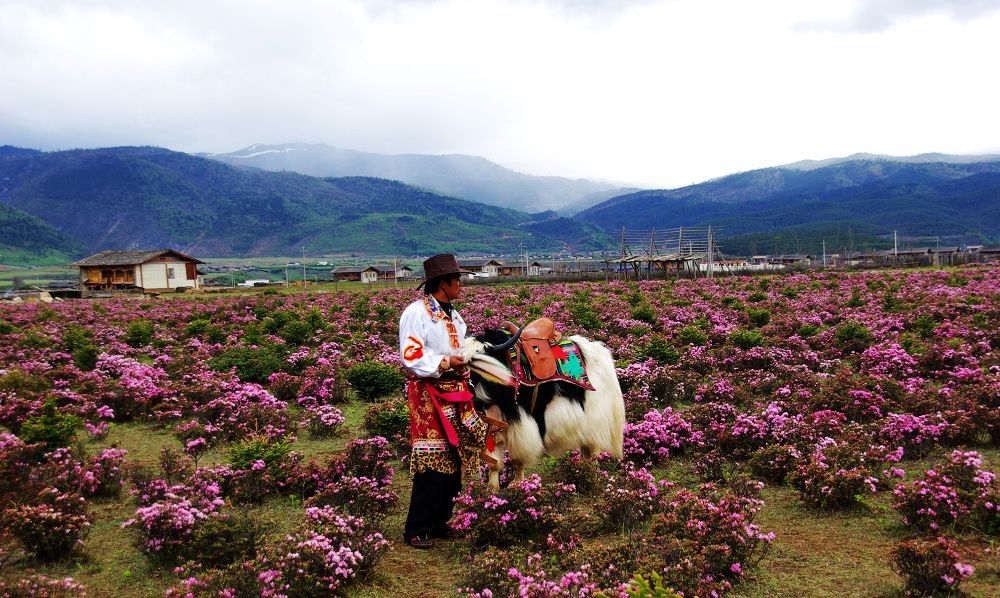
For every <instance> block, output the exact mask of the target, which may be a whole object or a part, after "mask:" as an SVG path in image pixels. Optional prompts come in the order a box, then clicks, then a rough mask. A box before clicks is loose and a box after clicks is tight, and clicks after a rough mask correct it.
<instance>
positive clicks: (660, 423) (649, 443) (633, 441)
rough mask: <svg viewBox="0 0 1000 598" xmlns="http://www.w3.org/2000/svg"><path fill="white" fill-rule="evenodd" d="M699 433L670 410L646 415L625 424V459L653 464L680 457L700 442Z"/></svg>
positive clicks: (668, 408) (653, 411) (651, 412)
mask: <svg viewBox="0 0 1000 598" xmlns="http://www.w3.org/2000/svg"><path fill="white" fill-rule="evenodd" d="M701 440H702V433H701V432H698V431H693V430H692V428H691V424H689V423H688V422H687V421H685V420H684V418H683V417H682V416H681V415H680V414H678V413H675V412H674V410H673V409H672V408H670V407H667V408H666V409H664V410H663V411H656V410H655V409H654V410H652V411H650V412H648V413H646V415H645V416H643V418H642V421H640V422H638V423H626V424H625V441H624V445H623V447H624V453H625V457H626V458H627V459H629V460H630V461H632V462H634V463H646V464H649V465H656V464H658V463H662V462H663V461H664V460H666V458H667V457H668V456H669V455H670V454H671V453H673V454H679V453H681V452H682V451H683V450H684V448H685V447H686V446H687V445H689V444H692V443H695V444H697V443H700V442H701Z"/></svg>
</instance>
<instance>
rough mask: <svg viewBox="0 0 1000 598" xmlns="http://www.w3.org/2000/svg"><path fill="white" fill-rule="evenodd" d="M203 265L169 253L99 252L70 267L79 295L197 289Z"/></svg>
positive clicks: (177, 254) (153, 251)
mask: <svg viewBox="0 0 1000 598" xmlns="http://www.w3.org/2000/svg"><path fill="white" fill-rule="evenodd" d="M204 263H205V262H203V261H201V260H199V259H196V258H193V257H191V256H189V255H185V254H183V253H181V252H179V251H174V250H173V249H154V250H145V251H113V250H111V251H102V252H101V253H98V254H96V255H92V256H90V257H87V258H84V259H82V260H80V261H78V262H74V263H73V265H74V266H76V267H77V268H79V269H80V292H81V294H82V295H83V296H87V295H89V294H92V293H96V292H112V293H114V292H135V291H141V292H165V291H176V290H178V289H199V288H201V285H202V278H201V275H202V272H200V271H198V264H204Z"/></svg>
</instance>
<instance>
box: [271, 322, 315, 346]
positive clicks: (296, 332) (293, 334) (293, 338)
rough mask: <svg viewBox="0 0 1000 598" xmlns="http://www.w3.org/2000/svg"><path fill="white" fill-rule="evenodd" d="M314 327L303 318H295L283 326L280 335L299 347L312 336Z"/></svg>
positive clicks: (287, 341)
mask: <svg viewBox="0 0 1000 598" xmlns="http://www.w3.org/2000/svg"><path fill="white" fill-rule="evenodd" d="M312 335H313V329H312V328H310V327H309V324H307V323H305V322H303V321H302V320H293V321H291V322H288V323H287V324H285V325H284V326H282V327H281V330H280V331H278V336H280V337H281V338H283V339H284V340H285V342H286V343H288V344H289V345H292V346H295V347H298V346H299V345H303V344H305V343H306V341H308V340H309V339H310V338H312Z"/></svg>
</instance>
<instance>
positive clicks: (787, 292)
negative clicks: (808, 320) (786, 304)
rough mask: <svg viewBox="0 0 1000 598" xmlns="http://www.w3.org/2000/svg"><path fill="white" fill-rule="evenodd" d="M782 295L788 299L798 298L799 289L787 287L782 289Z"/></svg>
mask: <svg viewBox="0 0 1000 598" xmlns="http://www.w3.org/2000/svg"><path fill="white" fill-rule="evenodd" d="M781 296H782V297H787V298H788V299H798V298H799V291H798V290H797V289H796V288H795V287H785V288H783V289H781Z"/></svg>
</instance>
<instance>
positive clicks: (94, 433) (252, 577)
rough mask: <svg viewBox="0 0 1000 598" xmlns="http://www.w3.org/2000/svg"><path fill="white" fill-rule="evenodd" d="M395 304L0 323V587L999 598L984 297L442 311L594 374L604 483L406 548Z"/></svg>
mask: <svg viewBox="0 0 1000 598" xmlns="http://www.w3.org/2000/svg"><path fill="white" fill-rule="evenodd" d="M415 293H416V291H414V290H412V289H393V288H388V289H377V290H369V289H361V288H354V289H350V290H344V289H339V290H335V289H331V288H329V287H324V288H323V292H309V291H306V292H288V293H285V292H282V293H278V292H266V293H256V294H250V295H242V296H236V295H232V296H214V295H198V296H188V295H179V296H176V297H174V296H172V297H171V300H169V301H168V300H164V299H163V298H160V299H148V300H142V299H140V300H136V299H102V300H93V301H66V302H62V303H55V304H19V305H10V304H0V425H2V426H3V428H2V430H0V434H2V435H0V512H2V514H0V518H2V522H3V525H2V526H0V529H2V530H4V531H3V532H0V588H3V589H5V590H7V591H9V592H11V593H12V594H13V595H32V592H36V593H37V592H40V591H41V590H42V589H44V590H45V591H48V592H50V594H49V595H60V592H61V593H62V594H63V595H78V594H79V593H80V592H81V591H83V590H82V589H81V586H82V588H85V591H86V592H87V593H88V594H89V595H97V596H103V595H116V596H153V595H163V594H164V593H165V592H170V593H173V594H177V595H184V594H186V593H190V594H193V595H205V596H208V595H218V594H219V593H223V592H226V591H231V592H232V594H231V595H240V596H243V595H268V596H277V595H288V596H306V595H316V594H322V593H335V594H346V595H352V596H386V595H392V596H448V595H454V594H456V593H458V592H461V593H463V594H470V595H479V596H486V595H494V596H501V595H504V596H506V595H511V594H512V595H548V596H556V595H569V596H576V595H593V594H595V593H597V592H603V593H604V594H606V595H612V596H614V595H624V594H625V592H626V591H627V590H629V589H630V588H632V589H634V588H637V587H640V586H642V584H643V581H642V580H639V579H637V578H636V576H637V575H639V576H642V578H643V579H645V580H649V579H650V578H651V577H652V575H653V574H654V573H655V574H656V575H657V576H659V578H660V582H659V583H660V584H662V585H663V586H664V587H670V588H673V589H674V590H677V591H682V592H684V595H687V596H691V595H697V596H710V595H713V593H715V594H718V595H731V596H792V595H794V596H901V595H903V593H904V592H905V591H906V589H907V587H909V588H910V589H911V590H914V591H928V592H938V593H946V592H949V591H961V592H966V593H967V594H968V595H971V596H984V597H985V596H996V595H998V594H1000V552H998V551H1000V541H998V538H1000V483H998V482H997V481H996V480H995V477H994V475H993V473H994V472H998V471H1000V302H998V300H1000V269H998V268H995V267H989V266H983V267H968V268H960V269H953V270H948V271H937V270H923V271H872V272H865V273H838V272H823V273H809V274H794V275H786V276H771V277H755V278H747V277H734V278H724V279H716V280H705V279H700V280H682V281H676V282H672V281H644V282H639V283H635V282H620V281H612V282H610V283H603V282H599V283H579V284H538V285H531V286H502V287H501V286H497V287H490V286H478V287H472V288H469V289H467V290H466V296H465V297H464V299H463V301H462V304H461V305H460V309H461V311H462V314H463V316H464V318H465V319H466V321H467V322H468V324H469V330H470V332H473V333H476V332H479V331H482V330H484V329H487V328H497V327H499V326H500V324H501V322H503V321H504V320H512V321H516V322H526V321H528V320H530V319H533V318H536V317H539V316H543V315H544V316H548V317H550V318H552V319H553V320H555V321H556V322H557V323H558V325H559V328H560V329H562V330H563V331H565V332H566V333H568V334H582V335H584V336H587V337H589V338H592V339H596V340H600V341H602V342H604V343H605V344H606V345H607V346H608V347H609V348H610V349H611V351H612V353H613V355H614V356H615V359H616V365H617V367H618V368H619V369H618V372H619V380H620V383H621V386H622V390H623V391H624V395H625V403H626V410H627V414H628V420H629V422H628V424H627V425H626V430H625V438H626V441H625V454H626V459H625V460H624V461H623V462H621V463H618V462H614V461H612V460H609V459H598V460H596V461H594V462H587V461H583V460H581V459H580V458H579V456H578V455H572V454H570V455H562V456H558V457H553V458H549V459H546V460H545V461H544V462H542V463H541V464H539V465H538V466H537V467H536V468H535V469H534V470H533V471H532V472H531V473H532V474H536V475H538V476H540V480H541V484H539V483H537V482H536V481H535V479H534V478H529V480H528V482H527V483H525V484H523V485H521V486H513V485H511V486H507V487H506V488H504V489H503V490H502V491H501V493H500V496H499V497H493V496H490V495H488V493H487V492H486V490H485V488H484V487H483V485H482V484H476V485H473V486H471V487H470V489H469V490H468V492H467V493H466V494H465V495H464V496H463V497H462V498H461V500H460V505H459V506H458V508H457V510H456V517H455V520H454V524H455V527H456V529H457V530H458V531H460V532H461V534H463V535H464V538H462V539H453V540H446V541H440V542H438V543H437V545H436V546H435V547H434V548H433V549H432V550H430V551H416V550H414V549H411V548H410V547H408V546H406V545H404V544H403V543H402V542H401V541H400V540H401V534H402V523H403V518H404V517H405V509H406V504H407V500H408V498H409V476H408V473H407V472H408V469H407V464H406V462H405V456H406V450H405V441H406V435H407V430H408V419H407V413H406V408H405V402H404V401H403V399H402V392H401V377H400V375H399V359H398V353H397V346H396V343H397V340H396V339H397V321H398V317H399V314H400V312H401V311H402V309H403V307H405V305H406V304H408V303H409V302H410V301H413V300H414V299H415V298H416V295H415ZM505 477H509V472H505ZM569 486H572V488H570V487H569ZM921 571H922V572H924V576H923V577H921V576H920V575H918V573H919V572H921ZM43 576H44V577H43ZM67 577H70V578H72V580H71V581H67V580H66V579H65V578H67ZM907 583H909V584H910V585H909V586H907V585H906V584H907ZM18 588H20V589H18ZM647 592H651V590H647ZM0 594H3V591H0ZM647 595H652V594H651V593H649V594H647Z"/></svg>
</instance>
